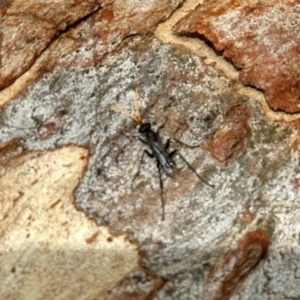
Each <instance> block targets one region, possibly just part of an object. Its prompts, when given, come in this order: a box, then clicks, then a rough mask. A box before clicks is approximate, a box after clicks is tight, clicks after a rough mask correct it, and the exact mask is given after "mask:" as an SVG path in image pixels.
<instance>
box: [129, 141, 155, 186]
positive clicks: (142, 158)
mask: <svg viewBox="0 0 300 300" xmlns="http://www.w3.org/2000/svg"><path fill="white" fill-rule="evenodd" d="M141 140H142V139H141ZM142 141H143V140H142ZM143 142H145V141H143ZM145 153H146V154H147V155H148V156H149V157H150V158H154V157H155V156H154V155H153V154H152V153H150V152H149V151H147V150H144V152H143V154H142V156H141V160H140V165H139V168H138V170H137V172H136V174H135V175H134V177H133V179H132V181H134V180H135V179H136V178H137V177H138V176H139V174H140V170H141V165H142V164H143V162H144V156H145Z"/></svg>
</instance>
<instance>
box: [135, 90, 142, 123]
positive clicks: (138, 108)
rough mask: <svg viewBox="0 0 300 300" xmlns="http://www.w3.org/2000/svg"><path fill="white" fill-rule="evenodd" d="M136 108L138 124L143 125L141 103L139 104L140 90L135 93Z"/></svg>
mask: <svg viewBox="0 0 300 300" xmlns="http://www.w3.org/2000/svg"><path fill="white" fill-rule="evenodd" d="M134 107H135V111H136V115H137V120H138V121H137V123H138V124H140V125H141V124H142V118H141V114H140V103H139V88H136V89H135V93H134Z"/></svg>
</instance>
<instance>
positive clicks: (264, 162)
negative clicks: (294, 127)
mask: <svg viewBox="0 0 300 300" xmlns="http://www.w3.org/2000/svg"><path fill="white" fill-rule="evenodd" d="M137 87H138V88H139V89H138V93H139V99H140V106H141V114H142V117H143V120H144V121H145V122H151V124H153V128H154V129H156V128H158V126H159V125H161V124H163V123H164V122H165V121H166V120H167V122H166V124H165V126H164V128H163V129H162V130H161V137H162V139H163V141H164V142H165V141H166V140H167V138H168V137H173V138H177V139H180V140H181V141H183V142H185V143H187V144H189V145H198V147H197V148H194V149H190V148H188V147H179V146H177V145H174V144H173V145H172V147H171V148H172V149H175V148H178V149H180V152H181V153H182V155H184V157H185V158H186V159H187V160H188V161H189V163H190V164H192V165H193V167H195V168H196V169H197V172H199V174H201V176H203V177H204V178H205V179H206V180H207V181H209V182H211V183H212V184H214V185H215V186H216V188H214V189H212V188H210V187H208V186H206V185H205V184H203V183H202V182H200V181H199V180H198V178H197V177H196V176H195V175H194V174H193V173H192V172H191V171H190V170H188V168H187V167H186V166H185V164H184V163H183V162H182V161H180V159H179V158H176V157H175V161H176V163H177V166H178V169H179V172H178V174H177V176H176V178H175V179H174V180H172V179H170V178H166V176H165V175H163V181H164V194H165V199H166V220H165V221H164V222H163V221H161V212H162V211H161V200H160V188H159V179H158V173H157V168H156V162H155V161H153V160H151V159H150V158H145V161H144V164H143V165H142V167H141V172H140V175H139V176H138V177H137V178H136V180H135V181H134V182H133V181H132V179H133V177H134V175H135V174H136V172H137V170H138V166H139V163H140V157H141V155H142V153H143V149H145V145H143V144H142V143H141V142H140V141H139V140H138V139H137V138H136V137H126V136H124V135H138V131H137V130H136V125H135V124H134V122H133V121H132V120H130V119H129V118H127V117H126V116H123V115H121V114H119V113H117V112H115V111H110V110H108V109H107V106H108V105H117V106H119V107H122V108H123V109H126V110H128V111H131V112H132V113H134V109H133V99H134V90H135V89H136V88H137ZM237 103H238V104H239V105H241V106H244V107H246V108H247V109H249V111H250V112H251V113H250V117H249V119H248V120H247V122H248V126H249V130H250V131H251V135H249V137H247V138H246V139H245V141H244V146H243V148H242V150H241V152H240V153H239V155H237V156H236V157H235V159H234V160H232V161H231V162H230V163H228V164H227V165H226V166H224V165H221V164H219V163H218V162H217V161H216V160H215V159H214V158H212V157H211V156H210V153H209V151H208V144H209V142H210V140H211V139H212V137H213V135H214V134H215V132H216V131H217V129H218V128H219V127H220V126H221V125H222V126H226V124H224V123H225V122H226V119H225V118H224V115H225V113H226V112H227V111H228V110H229V109H230V108H231V107H232V106H234V105H236V104H237ZM62 112H63V114H62ZM1 123H2V124H4V125H3V126H2V127H1V128H0V141H1V142H7V141H8V140H10V139H13V138H15V139H18V138H21V137H22V140H23V145H24V149H27V150H37V149H39V150H44V149H49V148H55V147H57V146H60V145H66V144H70V143H74V144H77V145H81V146H83V145H84V146H87V147H89V149H90V157H89V163H88V167H87V170H86V172H85V175H84V177H83V179H82V181H81V183H80V185H79V187H78V188H77V191H76V205H77V207H78V208H80V209H81V210H82V211H84V212H85V213H86V214H87V215H88V216H89V217H92V218H94V219H95V220H96V221H97V222H98V224H102V225H109V226H110V227H111V228H113V229H115V230H118V231H122V232H124V231H128V232H131V233H132V236H133V238H134V239H135V240H136V241H138V242H139V244H140V245H141V250H142V251H143V253H144V256H143V261H142V262H143V264H144V265H146V266H147V267H148V268H150V269H151V270H152V271H155V272H157V273H158V274H159V275H160V276H163V277H164V278H166V279H168V280H169V283H168V284H166V286H165V288H164V289H163V291H162V292H161V293H160V294H159V295H158V296H157V299H184V298H183V295H188V297H189V299H199V294H201V291H202V290H203V278H204V277H205V274H206V271H207V268H208V266H210V265H212V264H213V262H214V260H215V259H216V257H217V256H218V255H219V254H220V253H222V252H223V251H225V250H224V249H226V247H228V245H229V244H230V243H231V242H233V241H234V240H235V238H236V237H237V236H239V235H240V234H241V233H242V232H244V231H245V230H247V229H249V228H250V229H251V228H255V227H256V226H258V225H259V226H260V224H261V220H263V219H267V220H272V219H273V218H277V217H278V216H280V217H281V216H282V214H283V213H284V211H286V210H289V214H290V216H292V217H290V218H286V219H284V220H283V221H282V222H278V223H276V227H275V229H274V233H273V229H272V232H270V235H272V233H273V234H274V236H275V240H274V241H273V242H272V245H274V248H276V246H280V245H281V243H282V242H281V240H280V238H279V236H280V235H281V232H282V230H283V228H284V226H289V227H293V226H294V225H295V226H296V223H297V222H296V220H297V217H298V213H297V209H296V208H297V207H298V198H299V197H298V195H299V192H298V188H297V185H296V184H295V182H297V181H299V175H298V173H299V167H298V152H295V151H293V150H291V149H290V148H289V147H288V146H287V143H285V140H286V139H287V138H288V137H289V136H290V132H289V131H288V130H279V128H277V127H276V125H274V124H273V123H271V122H269V121H266V120H265V118H264V116H263V114H262V113H261V111H260V107H259V106H258V105H257V104H256V102H254V101H253V100H252V99H250V98H247V97H244V96H239V95H236V93H235V91H234V89H233V84H232V82H231V81H230V80H229V79H227V78H225V77H224V76H222V74H220V73H219V72H217V71H215V70H214V69H213V68H212V67H207V66H205V65H204V64H203V63H202V61H201V60H200V59H199V58H198V57H196V56H194V55H192V54H190V53H187V52H186V51H185V50H183V49H178V48H176V47H173V46H168V45H163V44H161V43H159V42H158V41H157V40H155V39H148V40H141V39H140V38H135V39H133V40H132V41H131V42H130V43H129V44H128V45H127V46H124V47H123V48H122V50H120V51H119V52H118V53H116V54H115V55H113V56H110V57H109V58H107V59H106V60H105V62H104V63H103V64H102V65H101V66H99V67H97V68H93V69H89V70H79V69H73V70H63V71H62V70H57V71H56V72H54V73H53V74H49V75H47V76H44V77H43V78H42V79H41V80H40V81H39V82H38V83H36V84H35V85H33V86H32V87H30V88H29V90H28V94H27V95H26V96H25V97H24V98H22V99H21V98H19V99H17V100H16V101H13V102H11V103H10V104H9V105H7V106H6V107H5V108H4V109H3V111H2V114H1ZM49 123H55V125H53V126H52V127H51V126H50V125H49V126H46V128H47V129H48V130H49V134H48V135H43V137H45V136H46V138H41V135H39V131H38V129H39V128H40V127H41V126H44V127H45V125H46V124H49ZM59 124H60V126H58V125H59ZM44 127H43V128H44ZM52 129H53V130H52ZM246 205H249V207H250V209H251V210H252V211H253V214H254V218H253V221H252V222H251V223H250V224H249V225H247V226H245V224H244V223H242V222H239V220H238V216H240V214H241V213H242V212H243V211H244V209H245V206H246ZM270 222H271V221H270ZM270 231H271V230H270ZM293 232H294V233H295V230H293ZM284 240H285V242H286V243H287V242H288V241H291V240H293V237H292V233H291V235H290V234H289V233H286V235H285V239H284ZM274 251H275V252H276V250H274ZM290 255H291V256H292V255H293V254H292V253H291V254H290ZM272 266H273V265H272V263H271V262H268V261H267V262H266V263H265V265H264V266H263V267H261V268H265V269H264V270H268V272H271V270H272ZM259 272H261V269H260V271H259ZM293 282H294V284H296V280H294V281H293ZM245 284H246V286H247V284H248V286H249V285H253V286H256V287H260V283H258V282H255V281H253V280H252V281H251V280H249V282H248V281H246V283H245ZM270 289H271V287H270ZM282 289H284V286H283V287H282ZM258 290H259V289H258ZM245 299H246V298H245Z"/></svg>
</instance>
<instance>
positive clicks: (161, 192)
mask: <svg viewBox="0 0 300 300" xmlns="http://www.w3.org/2000/svg"><path fill="white" fill-rule="evenodd" d="M157 169H158V176H159V186H160V199H161V206H162V217H161V219H162V221H164V219H165V199H164V183H163V180H162V178H161V167H160V164H159V162H157Z"/></svg>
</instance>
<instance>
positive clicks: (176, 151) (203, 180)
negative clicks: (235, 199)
mask: <svg viewBox="0 0 300 300" xmlns="http://www.w3.org/2000/svg"><path fill="white" fill-rule="evenodd" d="M175 154H178V156H179V157H180V158H181V159H182V160H183V161H184V162H185V164H186V165H187V166H188V168H189V169H190V170H191V171H192V172H193V173H195V174H196V176H197V177H198V178H199V179H200V180H201V181H202V182H204V183H205V184H207V185H208V186H210V187H212V188H214V187H215V186H214V185H213V184H211V183H208V182H207V181H206V180H205V179H203V178H202V177H201V176H200V175H199V174H198V173H197V171H196V170H195V169H194V168H193V167H192V165H191V164H190V163H189V162H188V161H187V160H186V159H185V157H184V156H183V155H182V154H181V153H180V152H179V151H178V150H174V151H172V152H171V153H170V156H172V155H175Z"/></svg>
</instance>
